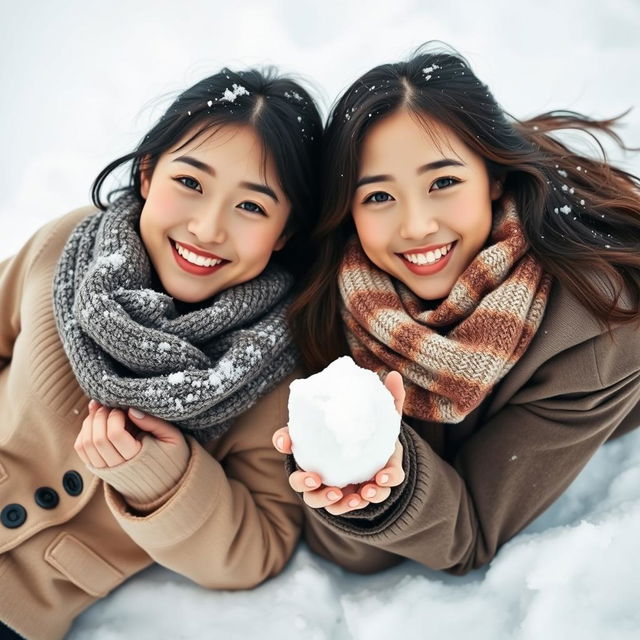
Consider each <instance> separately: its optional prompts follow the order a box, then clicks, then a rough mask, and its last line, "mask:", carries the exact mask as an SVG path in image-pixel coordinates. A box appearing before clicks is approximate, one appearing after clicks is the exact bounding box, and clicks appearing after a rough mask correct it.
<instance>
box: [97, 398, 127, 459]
mask: <svg viewBox="0 0 640 640" xmlns="http://www.w3.org/2000/svg"><path fill="white" fill-rule="evenodd" d="M118 413H120V414H122V411H119V410H118V409H113V410H111V411H107V410H106V409H105V408H104V407H103V408H101V409H98V410H97V411H96V414H95V416H94V419H93V428H92V438H91V439H92V441H93V446H94V448H95V450H96V451H97V453H98V454H99V455H100V457H101V458H102V459H103V460H104V463H105V464H106V466H107V467H115V466H116V465H118V464H122V463H123V462H124V458H123V457H122V456H121V455H120V454H119V453H118V451H117V450H116V449H115V447H114V446H113V445H112V444H111V441H110V440H109V433H108V424H109V422H111V421H113V420H114V419H115V418H114V416H117V414H118Z"/></svg>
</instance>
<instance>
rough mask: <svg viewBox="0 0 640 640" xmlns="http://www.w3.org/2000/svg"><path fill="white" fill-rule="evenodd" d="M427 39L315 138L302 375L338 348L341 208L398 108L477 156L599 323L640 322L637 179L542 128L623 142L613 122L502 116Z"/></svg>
mask: <svg viewBox="0 0 640 640" xmlns="http://www.w3.org/2000/svg"><path fill="white" fill-rule="evenodd" d="M435 46H436V47H437V48H436V49H435V50H434V43H427V44H426V45H424V46H423V47H421V48H420V49H419V50H418V52H417V53H416V54H415V55H414V56H413V57H412V58H411V59H410V60H408V61H406V62H398V63H394V64H383V65H380V66H378V67H375V68H374V69H372V70H371V71H368V72H367V73H365V74H364V75H363V76H361V77H360V78H359V79H358V80H356V81H355V82H354V83H353V84H352V85H351V86H350V87H349V88H348V89H347V90H346V91H345V93H344V94H343V95H342V97H341V98H340V99H339V100H338V102H337V103H336V104H335V106H334V108H333V110H332V112H331V115H330V119H329V124H328V126H327V129H326V131H325V138H324V143H323V145H324V149H323V174H324V177H323V196H324V202H323V206H322V210H321V213H320V220H319V223H318V226H317V228H316V233H315V244H316V246H317V249H318V252H319V255H318V258H317V261H316V265H315V266H314V268H313V270H312V272H311V273H310V275H309V279H308V282H307V284H306V286H305V288H304V290H303V291H302V293H301V295H300V296H299V297H298V298H297V300H295V301H294V304H293V306H292V307H291V309H290V321H291V324H292V326H293V328H294V335H295V337H296V341H297V343H298V346H299V348H300V351H301V353H302V356H303V360H304V364H305V365H306V368H307V370H308V371H315V370H318V369H321V368H323V367H324V366H326V365H327V364H328V363H329V362H331V361H332V360H333V359H335V358H336V357H338V356H339V355H342V354H343V353H345V349H346V346H345V343H344V337H343V334H342V330H341V320H340V316H339V293H338V288H337V273H338V268H339V265H340V261H341V258H342V254H343V251H344V245H345V243H346V241H347V239H348V237H349V236H350V235H351V234H353V233H354V232H355V230H354V225H353V221H352V219H351V211H350V208H351V201H352V197H353V194H354V192H355V188H356V181H357V179H358V171H359V160H360V148H361V145H362V141H363V140H364V138H365V136H366V134H367V131H368V130H369V128H370V127H371V126H372V125H374V124H375V123H376V122H379V121H380V120H381V119H383V118H385V117H386V116H388V115H390V114H392V113H393V112H395V111H397V110H399V109H403V108H404V109H407V110H408V111H409V112H411V113H412V114H413V115H415V116H416V117H418V118H419V119H421V120H422V122H423V123H424V125H425V126H426V127H427V128H428V127H429V123H428V120H431V121H435V122H436V123H438V124H440V125H444V126H446V127H448V128H449V129H450V130H451V131H453V133H455V134H456V135H457V136H458V138H460V139H461V140H462V142H464V143H465V144H466V145H467V146H468V147H469V148H470V149H471V150H473V151H474V152H475V153H477V154H478V155H480V156H481V157H482V158H483V159H484V162H485V164H486V167H487V170H488V173H489V176H490V177H491V178H494V179H500V180H501V181H502V182H503V183H504V191H505V192H509V193H511V194H512V195H513V196H514V197H515V200H516V204H517V207H518V211H519V214H520V217H521V220H522V223H523V227H524V231H525V234H526V237H527V240H528V242H529V245H530V247H531V251H532V252H533V254H534V255H535V256H536V258H537V259H538V260H539V261H540V263H541V264H542V266H543V268H544V270H545V271H546V272H547V273H550V274H552V275H553V276H555V277H556V278H557V279H558V280H559V281H561V282H562V283H563V284H564V285H565V286H566V287H568V288H569V289H570V290H571V292H572V293H573V294H574V295H576V296H577V297H578V298H579V299H580V300H582V301H583V302H584V304H585V306H586V307H587V308H588V309H589V310H590V311H591V312H592V313H593V314H594V316H595V317H596V318H598V319H599V320H600V321H602V322H603V323H604V324H609V322H610V321H620V322H631V321H636V320H637V318H638V313H639V311H638V304H639V299H640V181H639V179H638V178H637V177H636V176H634V175H632V174H629V173H627V172H625V171H622V170H620V169H616V168H614V167H612V166H611V165H609V164H608V162H607V161H606V155H604V152H603V158H602V160H596V159H591V158H587V157H584V156H582V155H579V154H577V153H575V152H573V151H571V150H570V149H569V148H568V147H567V146H565V145H564V144H562V143H561V142H560V141H559V140H557V139H556V138H554V137H552V136H550V135H549V133H552V132H555V131H558V130H562V129H579V130H581V131H584V132H586V133H589V132H590V130H596V131H598V132H601V133H605V134H608V135H610V136H611V137H613V139H614V140H615V141H616V142H617V143H619V144H620V145H621V146H623V147H624V145H623V143H622V141H621V140H620V139H619V138H618V136H617V135H616V133H615V132H614V131H613V130H612V129H611V126H612V125H613V124H614V123H615V121H616V118H613V119H610V120H593V119H590V118H587V117H585V116H582V115H580V114H578V113H573V112H568V111H554V112H550V113H545V114H542V115H540V116H538V117H536V118H532V119H530V120H527V121H525V122H520V121H518V120H517V119H515V118H513V117H511V116H509V115H508V114H507V113H505V112H504V110H503V109H502V108H501V107H500V105H499V104H498V103H497V101H496V100H495V99H494V97H493V95H492V94H491V91H490V90H489V88H488V87H487V86H486V85H485V84H483V83H482V82H481V81H480V80H479V79H478V78H477V77H476V76H475V74H474V73H473V71H472V69H471V67H470V65H469V63H468V62H467V61H466V60H465V59H464V58H463V57H462V56H460V55H459V54H457V53H456V52H455V51H453V50H451V49H450V48H447V49H444V50H443V47H442V45H441V44H440V43H437V44H436V45H435ZM595 139H596V141H597V138H595ZM625 148H626V147H625ZM594 275H595V277H594ZM603 285H604V290H603ZM623 290H626V291H628V292H630V294H631V298H632V302H631V306H630V307H629V305H628V304H626V303H622V302H621V296H622V292H623Z"/></svg>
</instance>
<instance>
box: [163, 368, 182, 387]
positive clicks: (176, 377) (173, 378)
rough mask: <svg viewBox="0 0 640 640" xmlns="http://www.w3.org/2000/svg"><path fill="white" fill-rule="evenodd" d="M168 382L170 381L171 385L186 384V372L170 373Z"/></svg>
mask: <svg viewBox="0 0 640 640" xmlns="http://www.w3.org/2000/svg"><path fill="white" fill-rule="evenodd" d="M167 380H168V381H169V384H182V383H183V382H184V371H178V372H177V373H170V374H169V377H168V378H167Z"/></svg>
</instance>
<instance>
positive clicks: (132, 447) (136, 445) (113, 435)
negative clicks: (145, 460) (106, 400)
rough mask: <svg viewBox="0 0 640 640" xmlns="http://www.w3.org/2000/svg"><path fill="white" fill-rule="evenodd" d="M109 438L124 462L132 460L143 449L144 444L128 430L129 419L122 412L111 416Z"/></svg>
mask: <svg viewBox="0 0 640 640" xmlns="http://www.w3.org/2000/svg"><path fill="white" fill-rule="evenodd" d="M107 438H108V440H109V442H110V443H111V444H112V446H113V448H114V449H115V450H116V451H117V452H118V454H119V455H120V456H121V458H122V461H123V462H124V461H125V460H131V458H133V457H134V456H135V455H136V454H137V453H138V451H140V449H141V448H142V443H141V442H140V441H139V440H138V439H137V438H135V437H134V436H133V435H132V434H131V433H129V431H128V430H127V418H126V416H125V414H124V412H123V411H121V410H114V411H112V412H111V413H110V414H109V417H108V418H107ZM109 466H113V465H109Z"/></svg>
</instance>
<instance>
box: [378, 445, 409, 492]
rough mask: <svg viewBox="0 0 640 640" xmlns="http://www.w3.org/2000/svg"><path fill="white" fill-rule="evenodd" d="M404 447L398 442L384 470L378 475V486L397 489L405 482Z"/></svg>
mask: <svg viewBox="0 0 640 640" xmlns="http://www.w3.org/2000/svg"><path fill="white" fill-rule="evenodd" d="M402 452H403V449H402V445H401V444H400V440H396V446H395V449H394V450H393V453H392V454H391V457H390V458H389V461H388V462H387V465H386V466H385V468H384V469H381V470H380V471H378V473H376V476H375V481H376V484H378V485H380V486H381V487H397V486H398V485H399V484H402V483H403V482H404V477H405V473H404V469H403V468H402Z"/></svg>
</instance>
